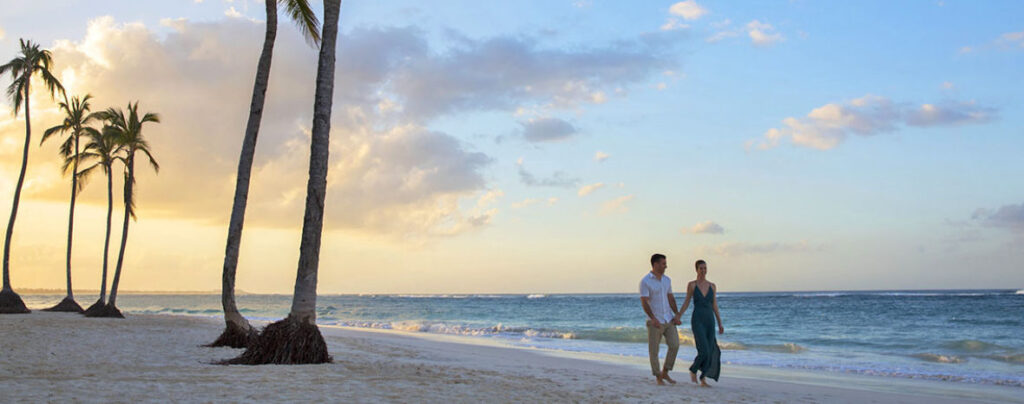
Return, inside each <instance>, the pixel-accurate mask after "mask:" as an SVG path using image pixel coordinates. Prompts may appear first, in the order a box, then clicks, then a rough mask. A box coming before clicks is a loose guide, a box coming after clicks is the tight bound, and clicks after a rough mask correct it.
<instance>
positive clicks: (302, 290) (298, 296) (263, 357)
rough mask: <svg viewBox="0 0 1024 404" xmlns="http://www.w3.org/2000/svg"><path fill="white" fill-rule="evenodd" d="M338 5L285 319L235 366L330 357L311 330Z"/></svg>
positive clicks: (327, 29)
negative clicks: (297, 254)
mask: <svg viewBox="0 0 1024 404" xmlns="http://www.w3.org/2000/svg"><path fill="white" fill-rule="evenodd" d="M340 9H341V0H324V25H323V35H322V36H321V38H322V42H321V45H320V58H319V63H318V66H317V73H316V94H315V96H314V98H315V100H314V102H313V141H312V144H311V145H310V159H309V181H308V182H307V184H306V213H305V216H304V218H303V222H302V242H301V244H300V246H299V268H298V271H297V272H296V276H295V294H294V296H293V297H292V309H291V313H290V314H289V315H288V318H286V319H284V320H281V321H278V322H276V323H273V324H270V325H268V326H267V327H266V328H264V329H263V332H262V333H261V334H260V335H259V337H257V338H256V340H255V341H253V342H252V343H251V344H250V345H249V347H248V348H247V349H246V350H245V352H244V353H243V354H242V355H241V356H239V357H238V358H235V359H231V360H228V361H226V363H237V364H251V365H256V364H268V363H278V364H299V363H327V362H330V361H331V360H332V359H331V356H330V354H329V353H328V352H327V343H326V342H325V341H324V337H323V335H321V334H320V330H319V329H318V328H317V326H316V281H317V270H318V267H319V263H320V238H321V232H322V231H323V216H324V197H325V195H326V191H327V163H328V152H327V148H328V145H329V143H330V131H331V105H332V101H333V98H332V97H333V95H334V58H335V47H336V45H337V38H338V14H339V13H340Z"/></svg>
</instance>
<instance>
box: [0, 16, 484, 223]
mask: <svg viewBox="0 0 1024 404" xmlns="http://www.w3.org/2000/svg"><path fill="white" fill-rule="evenodd" d="M164 24H165V25H168V26H170V27H171V28H172V29H173V30H172V31H171V32H168V33H166V34H161V35H157V34H156V33H154V32H153V31H151V30H149V29H148V28H147V27H145V26H144V25H142V24H137V23H136V24H118V23H116V22H115V21H114V20H113V18H110V17H103V18H99V19H96V20H93V21H92V22H90V24H89V26H88V29H87V33H86V36H85V37H84V38H82V39H80V40H76V41H58V42H57V43H56V44H55V45H54V46H53V48H52V49H53V53H54V60H55V61H56V62H57V64H58V66H59V67H60V69H62V70H68V71H70V72H73V73H74V75H75V77H77V79H76V84H75V88H76V90H75V91H78V92H83V93H84V92H85V91H88V92H91V93H92V94H93V96H94V97H95V99H94V101H93V105H94V108H95V109H104V108H106V107H108V106H117V107H123V106H124V105H125V104H126V103H127V102H128V101H129V100H132V101H134V100H139V101H140V108H141V109H142V110H144V111H150V112H157V113H160V115H161V117H162V123H160V124H154V125H149V126H147V127H145V133H146V136H147V138H148V139H149V141H150V143H151V145H152V147H153V152H154V155H155V157H156V159H157V160H158V161H159V162H160V163H161V165H162V170H161V172H160V174H159V175H155V174H153V173H152V172H150V171H142V172H141V173H140V177H139V183H138V190H139V208H140V215H141V216H142V217H154V216H157V217H167V218H174V219H180V220H192V221H198V222H202V223H209V224H219V223H226V221H227V216H228V214H229V212H230V206H231V203H230V201H231V196H232V194H233V189H234V175H235V170H236V168H237V158H238V153H239V147H240V144H241V137H242V135H243V133H244V124H245V118H246V117H247V116H248V104H249V94H251V91H252V77H253V72H254V69H255V66H254V61H255V59H256V56H257V55H258V54H259V49H260V47H261V45H262V43H261V42H262V37H263V26H262V24H259V23H253V22H252V21H249V20H247V19H228V20H221V21H217V22H190V21H185V20H168V21H165V22H164ZM277 39H278V41H277V46H276V48H275V56H276V57H275V60H274V65H273V71H272V74H271V80H270V88H269V90H268V92H267V104H266V106H265V108H264V115H263V124H262V127H261V130H260V137H259V144H258V145H257V151H256V158H255V162H254V166H253V181H252V185H251V189H250V195H249V205H248V211H247V215H246V225H247V227H250V226H256V227H269V228H295V227H297V226H299V225H300V224H301V218H302V212H303V209H304V195H305V183H306V181H305V179H306V176H307V173H308V159H309V129H308V125H309V124H310V122H311V120H312V117H311V109H310V108H309V107H310V105H312V104H311V100H312V95H313V88H314V77H315V69H316V66H315V63H308V61H309V60H315V57H316V51H315V50H314V49H312V48H311V47H309V46H308V45H306V43H305V42H304V41H303V39H302V38H300V37H299V36H298V34H297V33H295V32H293V30H281V31H279V33H278V38H277ZM418 41H419V40H418V39H417V38H416V36H415V35H414V33H413V31H410V30H409V29H405V28H393V29H354V30H352V31H350V32H348V33H347V34H345V35H344V37H343V38H341V39H339V55H346V57H339V59H338V62H337V64H338V72H339V73H338V75H337V78H336V83H335V97H334V100H335V101H334V113H333V115H332V131H331V146H330V153H331V159H330V167H329V173H328V193H327V197H326V206H325V209H326V212H325V228H326V229H328V230H344V231H348V232H358V233H360V234H368V235H382V236H398V237H402V238H418V237H429V236H448V235H453V234H456V233H458V232H463V231H471V230H473V229H478V228H481V227H482V226H485V225H486V224H487V223H489V220H490V218H491V217H493V215H494V214H496V212H497V211H496V210H495V209H494V208H493V207H488V208H486V209H485V208H484V206H485V205H489V204H490V203H491V202H489V200H488V199H484V200H480V198H483V197H485V196H487V195H488V194H489V192H490V191H487V181H486V180H485V178H484V176H483V171H484V170H485V169H486V167H488V166H489V165H490V164H491V161H492V160H491V158H490V157H489V156H487V155H486V154H484V153H481V152H478V151H474V150H472V147H471V146H470V145H469V144H467V143H465V142H463V141H461V140H459V139H458V138H456V137H454V136H452V135H450V134H448V133H444V132H440V131H434V130H430V129H428V128H427V127H426V126H425V124H424V123H423V122H417V121H411V120H404V121H396V120H392V119H389V118H388V116H387V115H386V114H387V113H385V112H380V111H378V110H377V108H376V106H377V105H378V104H379V103H380V102H381V100H382V98H381V96H380V95H379V94H380V92H379V91H378V90H379V89H381V88H382V87H384V86H386V84H387V82H388V80H389V77H391V76H392V75H393V74H395V73H396V71H397V70H398V69H399V67H400V66H399V63H398V62H400V61H401V58H402V56H401V55H402V54H404V53H405V51H406V50H407V49H409V48H412V49H418V48H417V47H418V46H420V45H421V44H420V43H419V42H418ZM154 77H156V78H159V79H154ZM76 95H80V94H76ZM34 97H35V95H34ZM34 105H38V106H39V109H38V110H35V111H33V112H34V113H33V118H37V119H40V120H41V121H44V122H47V121H55V119H56V115H55V113H53V112H52V109H53V108H52V104H51V105H50V106H49V107H48V106H47V105H46V104H44V103H36V104H34ZM37 111H38V114H37ZM47 114H49V115H47ZM8 120H10V122H8ZM14 123H16V122H14V121H13V117H10V118H8V117H0V141H3V140H4V139H18V138H19V136H23V134H20V135H19V134H18V133H17V132H18V130H17V129H18V128H17V127H16V126H17V125H14ZM43 126H46V125H43ZM46 147H49V148H51V149H52V147H51V146H49V145H48V146H45V147H44V150H41V151H40V152H39V153H36V152H35V151H33V154H34V156H45V157H36V159H34V161H33V164H32V165H31V167H30V168H31V170H33V171H30V176H31V177H30V182H31V184H32V185H31V186H30V187H29V186H27V187H26V190H25V191H26V192H25V195H26V198H30V199H37V200H38V199H42V200H64V199H66V197H67V195H66V189H65V188H66V186H65V182H66V181H65V179H64V178H61V176H60V172H59V165H58V163H57V162H56V157H55V155H56V153H55V152H54V151H53V150H50V149H46ZM13 161H14V159H7V158H4V159H3V160H2V162H0V170H2V171H11V168H12V167H13V165H15V163H13ZM14 168H15V169H16V167H14ZM115 182H116V180H115ZM97 183H102V181H97V180H95V179H94V180H93V184H97ZM116 186H117V185H115V187H116ZM100 188H102V187H100V186H96V185H93V186H91V187H89V188H87V189H86V192H85V193H83V195H82V197H81V199H80V201H81V202H82V203H85V204H96V205H102V206H105V205H106V198H105V193H104V192H102V191H103V190H102V189H100ZM488 198H489V199H494V198H496V197H495V196H494V195H493V194H491V196H489V197H488ZM474 201H477V202H474Z"/></svg>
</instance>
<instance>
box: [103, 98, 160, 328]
mask: <svg viewBox="0 0 1024 404" xmlns="http://www.w3.org/2000/svg"><path fill="white" fill-rule="evenodd" d="M100 117H101V118H102V119H103V120H105V121H107V126H104V127H103V131H104V132H105V133H104V134H105V135H106V136H113V137H115V139H117V143H118V145H119V146H120V147H122V148H124V153H125V154H124V156H123V158H124V162H125V163H124V166H125V171H124V223H123V224H122V225H121V249H120V251H119V252H118V254H117V266H115V267H114V281H113V282H112V283H111V284H110V300H109V301H108V302H107V305H106V307H105V309H104V310H103V311H101V312H98V313H96V314H94V315H91V317H118V318H124V316H123V315H122V314H121V311H120V310H118V309H117V286H118V284H119V283H120V281H121V268H122V266H123V265H124V248H125V246H127V245H128V219H129V217H131V218H135V188H134V185H135V153H136V152H142V154H145V155H146V157H148V158H149V164H150V165H151V166H153V170H154V171H156V172H160V165H159V164H157V162H156V160H154V159H153V154H152V152H151V151H150V150H149V143H148V142H147V141H146V138H145V137H143V135H142V125H143V124H144V123H146V122H153V123H159V122H160V117H159V116H158V115H157V114H154V113H146V114H144V115H143V116H141V117H140V116H139V103H138V101H136V102H135V104H132V103H129V104H128V113H127V114H125V111H124V110H118V109H115V108H109V109H107V110H106V111H103V112H102V113H101V115H100Z"/></svg>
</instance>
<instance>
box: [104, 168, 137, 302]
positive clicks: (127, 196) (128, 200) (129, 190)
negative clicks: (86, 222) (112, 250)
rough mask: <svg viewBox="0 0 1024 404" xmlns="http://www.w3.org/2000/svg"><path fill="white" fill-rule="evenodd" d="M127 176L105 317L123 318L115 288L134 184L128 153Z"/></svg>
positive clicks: (125, 238)
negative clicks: (112, 278) (119, 244)
mask: <svg viewBox="0 0 1024 404" xmlns="http://www.w3.org/2000/svg"><path fill="white" fill-rule="evenodd" d="M126 169H127V171H128V175H127V176H126V177H125V180H124V181H125V183H124V223H123V224H122V225H121V249H120V250H119V251H118V253H117V266H115V267H114V281H113V282H112V283H111V284H110V300H108V301H107V313H106V315H105V317H122V318H123V317H124V316H123V315H121V312H120V311H119V310H118V309H117V286H118V284H120V283H121V268H122V267H123V266H124V248H125V246H127V245H128V222H129V219H130V218H131V205H132V185H133V183H134V182H135V156H134V152H133V151H129V155H128V163H127V164H126Z"/></svg>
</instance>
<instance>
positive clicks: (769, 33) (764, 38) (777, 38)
mask: <svg viewBox="0 0 1024 404" xmlns="http://www.w3.org/2000/svg"><path fill="white" fill-rule="evenodd" d="M747 35H748V36H750V40H751V41H752V42H753V43H754V45H760V46H767V45H772V44H775V43H776V42H781V41H782V40H784V38H783V37H782V34H780V33H777V32H775V27H773V26H772V25H771V24H767V23H763V22H760V21H758V20H753V21H751V22H748V23H747Z"/></svg>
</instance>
